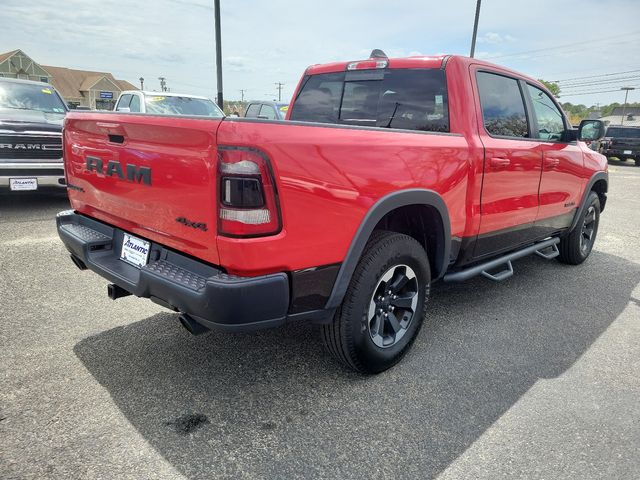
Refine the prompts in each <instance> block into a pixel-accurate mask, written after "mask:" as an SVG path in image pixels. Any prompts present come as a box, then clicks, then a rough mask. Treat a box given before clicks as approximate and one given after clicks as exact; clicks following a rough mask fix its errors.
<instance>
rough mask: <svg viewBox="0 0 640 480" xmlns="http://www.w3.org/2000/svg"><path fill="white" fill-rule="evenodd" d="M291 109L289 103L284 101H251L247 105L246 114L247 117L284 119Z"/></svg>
mask: <svg viewBox="0 0 640 480" xmlns="http://www.w3.org/2000/svg"><path fill="white" fill-rule="evenodd" d="M287 110H289V104H288V103H282V102H255V101H254V102H251V103H249V105H248V106H247V110H246V111H245V113H244V116H245V117H247V118H262V119H264V120H284V119H285V117H286V116H287Z"/></svg>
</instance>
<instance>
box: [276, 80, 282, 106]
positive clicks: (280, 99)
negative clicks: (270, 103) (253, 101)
mask: <svg viewBox="0 0 640 480" xmlns="http://www.w3.org/2000/svg"><path fill="white" fill-rule="evenodd" d="M275 85H276V88H277V89H278V101H279V102H281V101H282V87H284V83H281V82H276V83H275Z"/></svg>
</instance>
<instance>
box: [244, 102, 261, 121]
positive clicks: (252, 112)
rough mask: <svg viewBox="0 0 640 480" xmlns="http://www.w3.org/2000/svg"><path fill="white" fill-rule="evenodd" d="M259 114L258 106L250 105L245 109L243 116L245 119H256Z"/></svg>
mask: <svg viewBox="0 0 640 480" xmlns="http://www.w3.org/2000/svg"><path fill="white" fill-rule="evenodd" d="M259 112H260V105H259V104H257V103H252V104H251V105H249V108H247V113H246V114H245V115H244V116H245V117H250V118H256V117H257V116H258V114H259Z"/></svg>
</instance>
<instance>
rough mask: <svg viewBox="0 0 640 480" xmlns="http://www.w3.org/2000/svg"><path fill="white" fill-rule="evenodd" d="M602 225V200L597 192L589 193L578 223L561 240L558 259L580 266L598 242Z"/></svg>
mask: <svg viewBox="0 0 640 480" xmlns="http://www.w3.org/2000/svg"><path fill="white" fill-rule="evenodd" d="M599 224H600V199H599V198H598V194H597V193H596V192H593V191H592V192H589V196H588V197H587V204H586V206H585V208H584V211H583V212H582V214H581V215H580V218H579V219H578V223H577V224H576V226H575V227H574V229H573V230H571V232H569V234H568V235H567V236H566V237H564V238H563V239H562V240H560V245H559V248H558V250H559V251H560V256H559V257H558V259H559V260H560V261H561V262H562V263H568V264H570V265H578V264H580V263H582V262H584V261H585V260H586V259H587V257H588V256H589V254H590V253H591V250H592V249H593V244H594V243H595V241H596V235H597V234H598V225H599Z"/></svg>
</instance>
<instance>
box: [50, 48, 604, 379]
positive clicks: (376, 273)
mask: <svg viewBox="0 0 640 480" xmlns="http://www.w3.org/2000/svg"><path fill="white" fill-rule="evenodd" d="M293 98H294V100H293V101H292V103H291V106H290V108H289V110H288V113H287V120H286V121H276V120H264V119H247V118H233V117H231V118H219V119H212V118H201V117H200V118H196V117H171V116H159V115H136V114H114V113H97V112H96V113H87V112H83V113H81V114H74V113H70V114H69V115H68V116H67V118H66V121H65V127H64V158H65V168H66V177H67V186H68V191H69V197H70V200H71V205H72V208H73V210H68V211H64V212H61V213H60V214H59V215H58V217H57V226H58V232H59V235H60V237H61V239H62V241H63V242H64V244H65V245H66V247H67V249H68V250H69V251H70V253H71V258H72V260H73V262H74V263H75V264H76V265H77V266H78V267H80V268H81V269H86V268H89V269H91V270H93V271H94V272H96V273H98V274H99V275H102V276H103V277H105V278H106V279H107V280H108V281H109V282H110V284H109V285H108V293H109V296H110V297H111V298H112V299H116V298H118V297H122V296H125V295H131V294H133V295H136V296H138V297H146V298H150V299H151V300H153V301H154V302H157V303H158V304H160V305H163V306H166V307H168V308H170V309H172V310H174V311H176V312H180V316H179V318H180V321H181V322H182V324H183V325H184V326H185V327H186V328H187V329H188V330H189V331H191V332H192V333H196V334H197V333H200V332H203V331H206V330H207V329H212V328H218V329H224V330H231V331H234V330H239V329H253V328H261V327H270V326H275V325H280V324H282V323H283V322H285V321H293V320H304V321H312V322H318V323H320V324H322V335H323V338H324V341H325V343H326V345H327V347H328V350H329V351H330V352H331V353H332V354H333V355H334V356H335V357H336V358H337V359H339V360H340V361H342V362H343V363H344V364H346V365H347V366H349V367H352V368H354V369H356V370H359V371H361V372H369V373H375V372H380V371H383V370H385V369H387V368H389V367H390V366H392V365H393V364H394V363H396V362H397V361H398V360H399V359H400V358H401V357H402V355H403V354H404V353H405V352H406V351H407V349H408V348H409V347H410V345H411V343H412V342H413V340H414V339H415V338H416V335H417V334H418V331H419V330H420V326H421V325H422V323H423V320H424V319H425V318H426V316H427V313H428V308H427V299H428V296H429V288H430V284H431V283H432V282H434V281H435V280H437V279H443V280H444V281H461V280H465V279H468V278H470V277H472V276H474V275H478V274H482V275H484V276H486V277H487V278H489V279H492V280H503V279H505V278H507V277H509V276H510V275H511V274H512V273H513V268H512V261H513V260H515V259H517V258H520V257H522V256H524V255H528V254H532V253H537V254H539V255H540V256H542V257H544V258H553V257H558V258H559V260H561V261H563V262H565V263H570V264H579V263H581V262H582V261H584V260H585V259H586V258H587V257H588V256H589V253H590V252H591V249H592V247H593V243H594V240H595V237H596V233H597V230H598V221H599V217H600V212H601V211H602V210H603V209H604V206H605V202H606V192H607V185H608V175H607V163H606V160H605V158H604V157H603V156H602V155H600V154H598V153H596V152H594V151H591V150H590V149H588V148H587V146H586V145H585V143H584V142H583V140H585V141H592V140H596V139H599V138H602V136H603V135H604V126H603V124H602V122H599V121H597V120H589V121H584V122H583V123H582V124H581V125H580V128H579V129H572V128H571V126H570V124H569V122H568V120H567V118H566V116H565V115H564V113H563V112H562V110H561V108H560V107H559V105H558V103H557V102H556V101H555V99H554V98H553V96H552V95H551V94H549V92H548V91H547V90H546V89H545V87H544V86H543V85H541V84H540V83H539V82H537V81H535V80H533V79H531V78H528V77H526V76H524V75H521V74H519V73H517V72H514V71H511V70H508V69H506V68H502V67H499V66H496V65H492V64H490V63H487V62H482V61H479V60H475V59H470V58H466V57H460V56H433V57H412V58H393V59H388V58H386V57H385V56H384V55H383V54H381V52H379V51H374V54H372V57H371V58H369V59H365V60H362V61H353V62H339V63H331V64H326V65H313V66H311V67H309V68H307V70H306V71H305V72H304V75H303V77H302V79H301V80H300V83H299V85H298V87H297V90H296V92H295V95H294V97H293Z"/></svg>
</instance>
